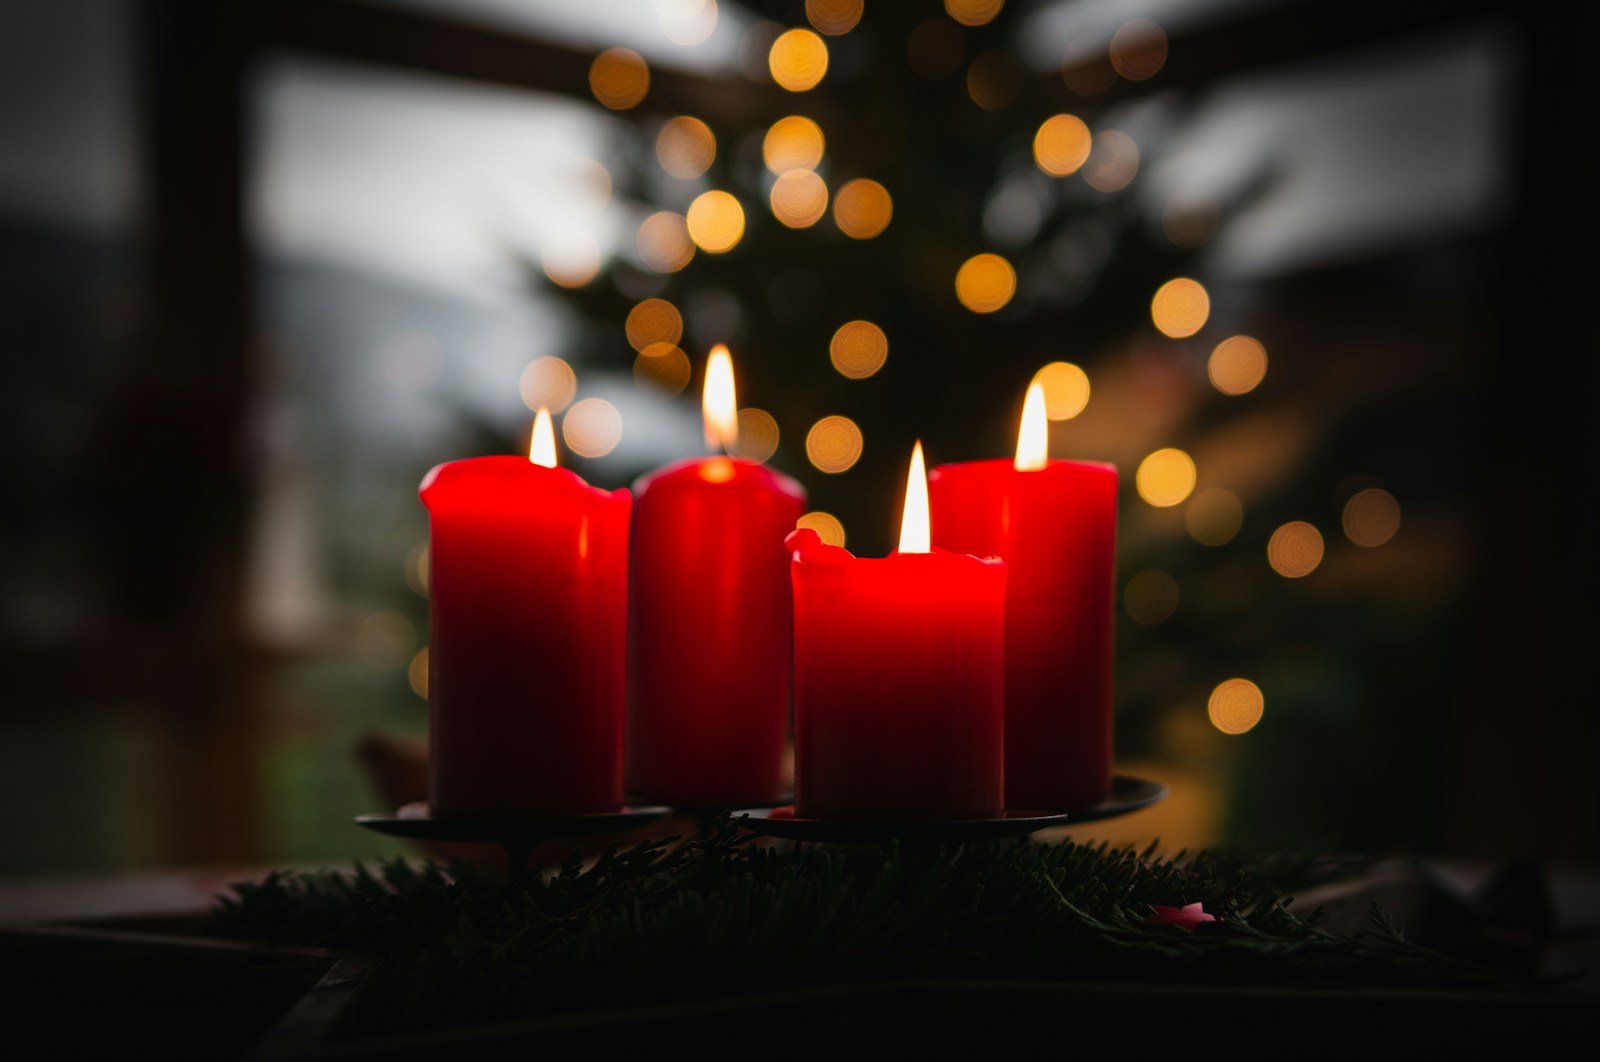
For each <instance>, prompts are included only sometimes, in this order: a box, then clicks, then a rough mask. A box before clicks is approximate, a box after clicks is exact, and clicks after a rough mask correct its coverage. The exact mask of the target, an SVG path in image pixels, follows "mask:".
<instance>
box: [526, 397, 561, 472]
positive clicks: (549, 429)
mask: <svg viewBox="0 0 1600 1062" xmlns="http://www.w3.org/2000/svg"><path fill="white" fill-rule="evenodd" d="M528 460H529V461H532V462H533V463H534V464H536V465H543V466H544V467H545V468H554V467H556V429H555V425H553V424H551V423H550V411H549V410H548V409H546V408H545V407H544V406H540V407H539V415H538V416H536V417H534V418H533V440H532V441H531V442H530V443H529V444H528Z"/></svg>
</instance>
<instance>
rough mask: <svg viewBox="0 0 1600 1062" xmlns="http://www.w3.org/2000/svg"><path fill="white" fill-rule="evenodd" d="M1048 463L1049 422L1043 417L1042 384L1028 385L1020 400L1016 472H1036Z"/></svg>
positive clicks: (1035, 382)
mask: <svg viewBox="0 0 1600 1062" xmlns="http://www.w3.org/2000/svg"><path fill="white" fill-rule="evenodd" d="M1049 463H1050V421H1049V419H1048V418H1046V416H1045V408H1044V384H1042V383H1040V382H1039V381H1038V380H1034V381H1033V383H1031V384H1029V385H1028V397H1027V398H1025V399H1023V400H1022V426H1021V427H1020V428H1019V429H1018V430H1017V471H1018V472H1037V471H1039V470H1040V469H1041V468H1043V467H1045V466H1046V465H1048V464H1049Z"/></svg>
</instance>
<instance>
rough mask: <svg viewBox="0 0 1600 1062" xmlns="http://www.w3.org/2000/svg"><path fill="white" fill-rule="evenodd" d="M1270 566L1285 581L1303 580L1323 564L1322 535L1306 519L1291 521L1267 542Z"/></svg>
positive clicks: (1274, 533) (1275, 532)
mask: <svg viewBox="0 0 1600 1062" xmlns="http://www.w3.org/2000/svg"><path fill="white" fill-rule="evenodd" d="M1267 563H1268V564H1270V565H1272V570H1273V571H1275V572H1277V573H1278V574H1279V575H1281V576H1283V577H1284V578H1285V579H1302V578H1304V577H1305V576H1307V575H1310V574H1311V573H1312V572H1314V571H1316V570H1317V565H1319V564H1321V563H1322V532H1321V531H1318V530H1317V529H1316V528H1315V527H1314V526H1312V525H1311V524H1308V523H1306V522H1305V521H1304V520H1291V521H1289V522H1288V523H1286V524H1284V525H1283V526H1282V527H1280V528H1278V529H1277V530H1276V531H1274V532H1273V533H1272V537H1271V538H1269V539H1268V540H1267Z"/></svg>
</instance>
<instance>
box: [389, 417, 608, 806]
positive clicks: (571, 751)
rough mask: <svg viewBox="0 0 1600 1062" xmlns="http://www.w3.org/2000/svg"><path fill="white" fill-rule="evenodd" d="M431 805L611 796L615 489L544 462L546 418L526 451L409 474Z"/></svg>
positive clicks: (559, 802)
mask: <svg viewBox="0 0 1600 1062" xmlns="http://www.w3.org/2000/svg"><path fill="white" fill-rule="evenodd" d="M420 494H421V497H422V501H423V504H424V505H426V506H427V508H428V517H429V525H430V528H431V532H432V541H431V545H430V547H429V551H428V559H429V564H430V565H431V572H430V575H429V584H428V586H429V609H430V613H431V620H430V624H429V650H428V672H429V674H428V701H429V730H430V741H429V755H428V766H429V772H428V773H429V799H430V803H431V805H432V811H433V813H434V814H435V815H441V816H448V815H486V814H524V815H562V814H573V813H583V812H592V811H608V810H612V809H615V808H616V807H618V806H619V805H621V803H622V796H623V789H622V727H623V716H624V713H625V696H626V691H625V687H624V680H625V676H626V659H627V622H626V619H625V617H626V614H627V582H628V510H629V506H630V502H631V499H630V497H629V495H628V492H627V491H625V490H619V491H616V492H614V493H613V492H607V491H603V490H597V489H595V488H594V487H591V486H589V485H588V484H587V483H585V482H584V481H583V480H582V479H580V478H579V477H578V476H577V475H576V474H575V473H573V472H570V471H568V470H567V469H564V468H557V467H556V448H555V434H554V432H553V431H552V430H551V425H550V414H549V412H548V411H547V410H543V409H541V410H540V411H539V416H538V419H537V420H536V421H535V423H534V430H533V439H532V444H531V446H530V447H529V456H528V457H527V458H523V457H478V458H472V459H470V460H465V461H452V462H450V463H448V464H443V465H439V466H438V467H436V468H434V469H433V470H432V471H431V472H429V473H428V474H427V476H426V477H425V478H424V479H423V481H422V487H421V490H420Z"/></svg>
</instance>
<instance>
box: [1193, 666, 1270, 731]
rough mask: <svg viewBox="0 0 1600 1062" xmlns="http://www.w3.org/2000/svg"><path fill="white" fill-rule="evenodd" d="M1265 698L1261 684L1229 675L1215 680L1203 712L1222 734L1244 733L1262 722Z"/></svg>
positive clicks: (1265, 705) (1265, 703)
mask: <svg viewBox="0 0 1600 1062" xmlns="http://www.w3.org/2000/svg"><path fill="white" fill-rule="evenodd" d="M1266 707H1267V699H1266V698H1265V697H1263V696H1262V695H1261V687H1260V686H1257V685H1256V684H1255V683H1254V682H1251V681H1250V680H1249V679H1245V678H1231V679H1226V680H1224V681H1222V682H1219V683H1217V688H1216V689H1214V690H1212V691H1211V697H1210V698H1209V699H1208V700H1207V701H1206V715H1208V716H1209V717H1210V718H1211V725H1212V726H1214V727H1216V728H1217V729H1218V730H1220V731H1222V732H1223V733H1224V734H1243V733H1244V732H1245V731H1247V730H1249V729H1251V728H1252V727H1254V726H1255V725H1256V724H1257V723H1259V722H1261V714H1262V713H1263V712H1264V711H1265V710H1266Z"/></svg>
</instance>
